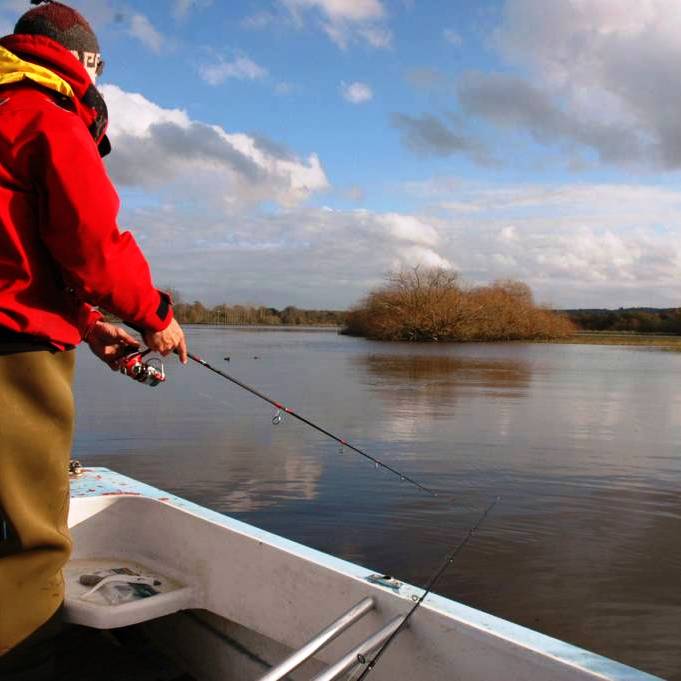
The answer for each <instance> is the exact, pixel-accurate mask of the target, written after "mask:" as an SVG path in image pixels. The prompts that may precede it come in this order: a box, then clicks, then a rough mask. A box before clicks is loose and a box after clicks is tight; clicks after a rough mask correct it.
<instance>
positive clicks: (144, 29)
mask: <svg viewBox="0 0 681 681" xmlns="http://www.w3.org/2000/svg"><path fill="white" fill-rule="evenodd" d="M127 33H128V35H130V36H131V37H133V38H135V39H137V40H139V41H140V42H141V43H142V44H143V45H145V46H146V47H148V48H149V49H150V50H151V51H152V52H155V53H156V54H160V52H161V50H162V49H163V44H164V41H165V39H164V37H163V36H162V35H161V34H160V33H159V32H158V31H157V30H156V29H155V28H154V26H153V25H152V23H151V21H149V19H148V18H147V17H146V16H144V14H132V15H130V17H129V25H128V29H127Z"/></svg>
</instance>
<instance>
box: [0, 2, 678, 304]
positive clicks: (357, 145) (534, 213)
mask: <svg viewBox="0 0 681 681" xmlns="http://www.w3.org/2000/svg"><path fill="white" fill-rule="evenodd" d="M73 5H74V6H76V7H78V8H79V9H80V10H81V11H82V12H83V14H84V15H85V16H86V17H87V18H88V19H90V20H91V22H92V24H93V25H94V26H95V28H96V30H97V33H98V35H99V38H100V43H101V44H102V47H103V55H104V58H105V60H106V62H107V68H106V72H105V74H104V77H103V78H102V79H101V81H100V83H98V85H99V86H100V87H101V89H102V92H103V93H104V95H105V97H106V99H107V101H108V103H109V108H110V113H111V129H110V132H111V138H112V142H113V144H114V152H113V153H112V155H111V157H110V158H109V159H108V160H107V165H108V167H109V171H110V174H111V176H112V179H113V180H114V181H115V182H116V184H117V186H118V188H119V191H120V193H121V196H122V199H123V209H122V212H121V219H120V222H121V226H122V227H123V228H128V229H131V230H132V231H133V232H134V233H135V235H136V236H137V238H138V239H139V241H140V242H141V243H142V245H143V247H144V250H145V252H146V253H147V255H148V257H149V259H150V261H151V262H152V266H153V269H154V272H155V276H156V279H157V281H158V283H159V284H160V285H166V286H173V287H174V288H176V289H179V290H180V291H181V292H182V294H183V295H184V297H185V298H188V299H193V298H200V299H202V300H204V301H205V302H208V303H210V304H215V303H218V302H229V303H237V302H240V303H252V304H265V305H273V306H277V307H282V306H285V305H287V304H294V305H299V306H304V307H323V308H339V307H347V306H348V305H351V304H352V303H354V302H356V301H357V300H358V299H359V298H360V297H361V296H362V295H363V294H364V293H366V292H367V291H368V290H369V289H370V288H371V287H373V286H376V285H378V284H379V283H380V282H381V281H382V278H383V277H384V275H385V273H386V272H387V271H389V270H394V269H398V268H400V267H412V266H416V265H421V266H424V267H427V266H445V267H452V268H454V269H456V270H457V271H459V272H460V273H461V276H462V278H463V279H464V280H465V281H467V282H469V283H471V284H477V283H485V282H489V281H493V280H495V279H499V278H511V279H519V280H522V281H525V282H527V283H528V284H529V285H530V286H531V287H532V289H533V290H534V292H535V295H536V297H537V298H538V300H540V301H542V302H545V303H548V304H551V305H554V306H557V307H593V306H607V307H618V306H629V305H654V306H668V305H674V306H675V305H678V304H679V300H680V298H681V284H680V283H679V282H680V281H681V277H680V276H679V275H681V247H680V246H679V243H680V242H679V236H680V233H679V232H681V225H680V224H679V222H680V221H679V207H680V206H681V192H680V191H679V187H678V178H679V173H678V170H679V167H680V166H681V134H680V133H679V130H680V128H679V124H678V113H677V112H678V111H679V105H680V104H681V86H680V85H679V82H678V72H679V66H681V8H679V7H677V5H676V4H674V3H670V2H668V1H667V0H647V2H645V3H629V2H624V3H622V2H613V0H583V1H581V2H577V1H574V0H552V2H550V3H547V2H546V1H545V0H489V1H485V0H480V1H476V2H473V1H469V2H464V1H462V2H447V3H444V2H438V1H435V0H262V1H256V0H253V1H251V2H238V1H234V2H219V1H218V0H212V1H211V0H193V1H192V0H168V1H164V2H161V1H158V0H155V1H152V2H144V3H142V2H140V1H139V0H130V1H128V2H118V0H78V2H75V1H74V2H73ZM27 6H28V3H27V2H26V3H25V2H23V0H4V1H3V2H0V24H1V27H2V29H3V30H4V31H5V32H8V31H10V30H11V27H12V25H13V23H14V21H15V20H16V18H17V17H18V16H19V14H20V13H21V12H22V11H23V10H24V9H25V8H26V7H27Z"/></svg>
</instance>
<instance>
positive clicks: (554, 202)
mask: <svg viewBox="0 0 681 681" xmlns="http://www.w3.org/2000/svg"><path fill="white" fill-rule="evenodd" d="M405 189H406V190H407V191H409V192H410V193H412V195H414V196H416V197H418V198H421V199H423V200H425V201H426V203H425V204H424V208H423V211H425V212H427V213H428V214H429V215H430V218H429V219H428V224H431V225H433V226H434V227H435V228H436V229H437V233H438V234H439V235H441V241H440V243H439V246H438V253H439V254H441V255H442V257H445V258H448V259H450V260H451V259H453V256H456V262H457V264H458V265H459V267H460V268H461V272H462V274H463V276H464V278H467V279H469V280H475V281H481V282H487V281H492V280H494V279H498V278H513V279H520V280H523V281H525V282H527V283H528V284H529V285H530V286H531V287H532V288H533V289H534V290H535V292H536V293H537V297H538V298H539V299H540V300H543V301H548V302H550V303H552V304H555V305H557V306H563V307H602V306H610V307H619V306H628V305H653V306H665V305H669V306H671V305H674V306H675V305H678V300H679V299H680V298H681V218H680V217H679V210H678V207H679V205H681V191H678V190H673V189H666V188H660V187H655V186H647V185H627V184H621V185H618V184H612V185H611V184H595V185H590V184H574V185H569V184H568V185H558V186H544V185H534V186H532V185H530V186H528V185H525V186H522V185H511V186H494V185H487V186H486V185H473V184H469V183H466V182H462V181H461V180H459V179H457V178H451V179H449V178H436V179H434V180H433V181H432V182H430V183H412V184H408V185H407V186H406V187H405ZM435 215H437V217H434V216H435Z"/></svg>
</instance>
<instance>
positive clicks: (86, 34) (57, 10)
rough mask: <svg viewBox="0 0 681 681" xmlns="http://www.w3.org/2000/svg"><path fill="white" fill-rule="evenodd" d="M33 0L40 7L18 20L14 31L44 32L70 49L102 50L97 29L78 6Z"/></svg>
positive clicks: (82, 51) (97, 52)
mask: <svg viewBox="0 0 681 681" xmlns="http://www.w3.org/2000/svg"><path fill="white" fill-rule="evenodd" d="M43 3H44V4H43ZM31 4H32V5H39V7H36V8H35V9H31V10H29V11H28V12H26V14H24V15H23V16H22V17H21V18H20V19H19V21H17V25H16V26H15V27H14V33H15V34H16V33H20V34H23V35H44V36H47V37H48V38H52V40H56V41H57V42H58V43H59V44H60V45H63V46H64V47H65V48H66V49H67V50H76V51H77V52H79V53H84V52H93V53H95V54H99V42H98V41H97V36H96V35H95V32H94V31H93V30H92V28H91V27H90V24H88V22H87V21H86V20H85V19H84V18H83V16H82V15H81V14H79V13H78V12H76V10H75V9H72V8H71V7H67V6H66V5H62V3H60V2H52V0H31Z"/></svg>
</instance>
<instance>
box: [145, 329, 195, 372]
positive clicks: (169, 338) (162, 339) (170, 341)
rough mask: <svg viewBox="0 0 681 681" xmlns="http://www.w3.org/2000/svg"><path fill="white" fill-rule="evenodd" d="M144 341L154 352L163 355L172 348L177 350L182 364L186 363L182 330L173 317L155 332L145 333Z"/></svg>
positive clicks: (171, 350)
mask: <svg viewBox="0 0 681 681" xmlns="http://www.w3.org/2000/svg"><path fill="white" fill-rule="evenodd" d="M144 342H145V343H146V344H147V345H148V346H149V347H150V348H151V349H152V350H154V351H155V352H159V353H160V354H162V355H163V356H164V357H165V355H169V354H170V353H171V352H173V350H177V354H178V355H179V357H180V362H182V364H186V363H187V342H186V341H185V339H184V331H182V327H181V326H180V325H179V324H178V323H177V320H176V319H173V321H172V322H170V324H169V325H168V326H167V327H166V328H165V329H163V331H157V332H156V333H145V334H144Z"/></svg>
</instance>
